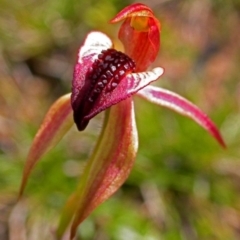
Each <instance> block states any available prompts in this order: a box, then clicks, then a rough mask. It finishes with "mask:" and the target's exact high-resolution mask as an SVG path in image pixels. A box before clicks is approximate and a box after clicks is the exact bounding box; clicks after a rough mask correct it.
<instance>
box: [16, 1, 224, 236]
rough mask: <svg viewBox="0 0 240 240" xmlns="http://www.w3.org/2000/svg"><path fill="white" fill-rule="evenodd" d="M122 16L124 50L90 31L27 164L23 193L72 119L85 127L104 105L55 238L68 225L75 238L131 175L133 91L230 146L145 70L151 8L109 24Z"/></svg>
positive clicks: (154, 41) (153, 23)
mask: <svg viewBox="0 0 240 240" xmlns="http://www.w3.org/2000/svg"><path fill="white" fill-rule="evenodd" d="M119 21H123V24H122V25H121V28H120V31H119V39H120V40H121V42H122V43H123V46H124V49H125V52H124V53H123V52H120V51H117V50H116V49H114V47H113V43H112V41H111V39H110V38H109V37H108V36H106V35H105V34H104V33H101V32H90V33H89V34H88V35H87V37H86V39H85V41H84V43H83V45H82V46H81V47H80V49H79V52H78V58H77V63H76V65H75V69H74V74H73V81H72V93H71V94H67V95H65V96H63V97H61V98H60V99H58V100H57V101H56V102H55V103H54V104H53V105H52V107H51V108H50V110H49V111H48V113H47V114H46V117H45V119H44V120H43V123H42V125H41V127H40V129H39V130H38V132H37V134H36V136H35V138H34V141H33V143H32V146H31V148H30V151H29V154H28V157H27V161H26V164H25V168H24V172H23V179H22V183H21V188H20V195H22V193H23V190H24V188H25V186H26V183H27V180H28V177H29V175H30V173H31V171H32V169H33V167H34V166H35V164H36V163H37V162H38V161H39V159H40V158H41V157H42V156H43V155H44V154H45V153H46V152H47V151H49V150H50V149H51V148H53V147H54V146H55V145H56V144H57V143H58V141H59V140H60V139H61V138H62V137H63V135H64V134H65V133H66V132H67V131H68V130H69V129H70V127H71V126H72V125H73V124H74V122H75V123H76V126H77V128H78V130H79V131H82V130H84V129H85V128H86V126H87V124H88V122H89V121H90V120H91V118H93V117H94V116H95V115H97V114H98V113H100V112H101V111H103V110H106V111H105V119H104V123H103V127H102V131H101V133H100V136H99V138H98V142H97V144H96V146H95V149H94V151H93V153H92V156H91V157H90V159H89V160H88V162H87V165H86V167H85V170H84V172H83V173H82V175H81V178H80V181H79V185H78V188H77V189H76V191H75V192H74V193H73V194H72V195H71V196H70V198H69V200H68V201H67V203H66V205H65V207H64V208H63V212H62V216H61V219H60V223H59V226H58V229H57V236H58V238H61V237H62V236H63V234H64V232H65V230H66V229H67V227H68V226H69V225H70V223H71V230H70V239H73V238H74V236H75V234H76V230H77V227H78V225H79V224H80V223H81V222H82V221H83V220H84V219H85V218H86V217H87V216H88V215H89V214H90V213H91V212H92V211H93V210H94V209H95V208H96V207H97V206H98V205H100V204H101V203H102V202H104V201H105V200H106V199H108V198H109V197H110V196H111V195H112V194H113V193H114V192H116V191H117V190H118V188H119V187H120V186H121V185H122V184H123V183H124V181H125V180H126V178H127V177H128V176H129V173H130V171H131V169H132V167H133V164H134V160H135V157H136V153H137V149H138V136H137V128H136V123H135V116H134V114H135V112H134V105H133V98H132V96H133V95H134V94H136V95H138V96H140V97H142V98H143V99H145V100H148V101H150V102H152V103H154V104H157V105H159V106H164V107H167V108H170V109H172V110H174V111H176V112H178V113H180V114H182V115H185V116H187V117H189V118H191V119H193V120H194V121H195V122H197V123H198V124H199V125H200V126H202V127H203V128H205V129H206V130H207V131H208V132H209V133H210V134H211V135H212V136H213V137H214V138H215V139H216V140H217V141H218V142H219V143H220V145H222V146H223V147H224V146H225V144H224V141H223V139H222V137H221V135H220V133H219V131H218V129H217V127H216V126H215V125H214V123H213V122H212V121H211V120H210V119H209V118H208V117H207V116H206V115H205V114H204V113H203V112H202V111H201V110H200V109H199V108H198V107H196V106H195V105H194V104H192V103H190V102H189V101H188V100H186V99H184V98H183V97H181V96H179V95H177V94H176V93H173V92H171V91H168V90H165V89H162V88H159V87H154V86H149V84H150V83H151V82H153V81H155V80H157V79H158V78H159V77H160V76H161V75H162V74H163V69H162V68H160V67H157V68H154V69H152V70H149V71H147V68H148V67H149V66H150V64H151V63H152V62H153V61H154V60H155V59H156V56H157V54H158V51H159V46H160V24H159V22H158V20H157V19H156V18H155V16H154V15H153V12H152V10H151V9H150V8H148V7H147V6H145V5H143V4H139V3H137V4H133V5H130V6H128V7H126V8H125V9H123V10H122V11H121V12H119V13H118V14H117V15H116V16H115V17H114V18H113V19H112V20H111V23H116V22H119Z"/></svg>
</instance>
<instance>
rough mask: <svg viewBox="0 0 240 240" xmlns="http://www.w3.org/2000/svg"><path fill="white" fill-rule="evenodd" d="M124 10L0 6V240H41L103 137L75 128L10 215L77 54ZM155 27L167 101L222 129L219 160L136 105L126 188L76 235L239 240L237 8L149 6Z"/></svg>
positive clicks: (157, 2) (203, 136)
mask: <svg viewBox="0 0 240 240" xmlns="http://www.w3.org/2000/svg"><path fill="white" fill-rule="evenodd" d="M130 3H133V2H132V1H120V0H111V1H110V0H99V1H93V0H89V1H83V0H48V1H41V0H22V1H16V0H12V1H9V0H0V239H1V240H5V239H13V240H15V239H18V240H23V239H24V240H25V239H27V240H35V239H36V240H39V239H41V240H49V239H54V236H53V232H54V229H55V226H56V224H57V222H58V219H59V214H60V211H61V208H62V206H63V205H64V203H65V201H66V199H67V197H68V196H69V195H70V194H71V193H72V192H73V191H74V189H75V187H76V185H77V182H78V178H79V175H80V174H81V172H82V169H83V167H84V164H85V162H86V160H87V159H88V156H89V154H90V153H91V151H92V148H93V146H94V143H95V141H96V139H97V136H98V133H99V131H100V129H101V123H102V114H100V115H99V116H97V117H96V118H94V119H93V120H92V121H91V124H90V125H89V127H88V128H87V129H86V131H84V132H81V133H79V132H77V131H76V129H75V127H74V128H73V129H72V130H71V131H70V132H69V133H68V134H67V136H65V137H64V139H63V140H62V141H61V143H60V144H59V145H58V146H57V147H56V148H55V149H54V150H52V151H51V152H50V153H48V154H47V155H46V156H45V157H44V158H43V159H42V161H41V162H40V163H39V164H38V165H37V167H36V168H35V170H34V172H33V174H32V175H31V178H30V181H29V183H28V186H27V189H26V191H25V194H24V198H23V200H22V201H21V202H19V203H18V204H16V199H17V191H18V188H19V184H20V180H21V174H22V170H23V166H24V162H25V159H26V155H27V152H28V149H29V147H30V144H31V142H32V140H33V137H34V135H35V133H36V131H37V129H38V127H39V125H40V123H41V121H42V119H43V117H44V115H45V113H46V111H47V109H48V108H49V106H50V105H51V103H53V102H54V100H56V99H57V98H58V97H59V96H61V95H62V94H64V93H67V92H69V91H70V89H71V79H72V70H73V65H74V63H75V60H76V53H77V49H78V47H79V45H80V44H81V43H82V41H83V39H84V37H85V35H86V34H87V33H88V31H90V30H101V31H104V32H105V33H107V34H108V35H109V36H111V37H112V38H116V37H117V31H118V27H119V25H118V26H117V25H114V26H111V25H110V24H108V21H109V20H110V19H111V18H112V17H113V16H114V15H115V14H116V13H117V12H118V11H119V10H121V9H122V8H123V7H125V6H127V5H128V4H130ZM142 3H146V4H147V5H148V6H150V7H151V8H152V9H153V10H154V12H155V14H156V16H157V17H158V18H159V19H160V21H161V24H162V32H161V41H162V43H161V52H160V54H159V57H158V59H157V61H156V62H155V63H154V66H162V67H164V68H165V75H164V77H162V78H161V79H160V80H159V81H158V82H157V83H155V85H158V86H161V87H165V88H168V89H171V90H172V91H175V92H177V93H179V94H181V95H183V96H184V97H186V98H188V99H190V100H191V101H192V102H194V103H195V104H196V105H198V106H199V107H200V108H201V109H203V110H204V111H205V112H206V113H207V114H208V115H209V116H210V117H211V118H212V119H213V120H214V121H215V122H216V124H217V125H218V126H219V128H220V130H221V132H222V134H223V136H224V138H225V140H226V143H227V145H228V148H227V149H225V150H224V149H221V147H220V146H218V145H217V143H216V142H215V141H214V140H213V139H212V138H211V137H210V136H209V134H208V133H206V132H205V131H204V130H203V129H201V128H200V127H199V126H198V125H197V124H195V123H194V122H192V121H191V120H189V119H186V118H184V117H182V116H179V115H177V114H176V113H174V112H171V111H169V110H167V109H163V108H159V107H157V106H153V105H151V104H150V103H147V102H144V101H143V100H142V99H139V98H137V97H135V103H136V118H137V125H138V130H139V141H140V146H139V152H138V156H137V160H136V164H135V167H134V169H133V171H132V173H131V175H130V177H129V179H128V180H127V182H126V183H125V184H124V186H123V187H122V188H121V189H120V190H119V191H118V192H117V193H116V194H115V195H114V196H113V197H112V198H111V199H109V200H108V201H107V202H105V203H104V204H102V205H101V206H100V207H99V208H98V209H97V210H95V211H94V213H93V214H92V215H91V216H90V217H89V218H88V219H87V220H86V221H85V222H84V223H83V224H82V225H81V227H80V228H79V231H78V239H83V240H92V239H94V240H126V239H131V240H155V239H156V240H159V239H166V240H195V239H204V240H205V239H206V240H210V239H217V240H233V239H240V193H239V190H240V159H239V157H240V148H239V145H240V112H239V108H240V97H239V96H240V85H239V79H240V71H239V62H240V31H239V25H240V1H239V0H228V1H221V0H202V1H199V0H182V1H179V0H146V1H142Z"/></svg>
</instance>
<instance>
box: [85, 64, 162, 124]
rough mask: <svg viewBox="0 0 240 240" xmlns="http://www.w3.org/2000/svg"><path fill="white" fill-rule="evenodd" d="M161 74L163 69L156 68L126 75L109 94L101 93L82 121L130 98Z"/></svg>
mask: <svg viewBox="0 0 240 240" xmlns="http://www.w3.org/2000/svg"><path fill="white" fill-rule="evenodd" d="M163 72H164V70H163V68H160V67H157V68H154V69H153V70H151V71H147V72H141V73H132V74H129V75H127V76H126V77H125V78H124V79H122V80H121V82H120V83H119V85H118V86H117V87H116V88H115V89H114V90H113V91H112V92H111V93H108V92H105V91H103V93H102V94H101V96H100V97H99V99H98V100H97V101H96V104H95V106H94V107H93V108H92V109H91V111H90V112H89V114H88V115H86V116H85V117H84V119H83V120H84V121H89V120H90V119H91V118H93V117H94V116H95V115H96V114H98V113H99V112H101V111H103V110H105V109H107V108H109V107H110V106H112V105H114V104H117V103H118V102H120V101H122V100H124V99H126V98H128V97H130V96H132V95H133V94H135V93H136V92H138V91H139V90H140V89H142V88H144V87H146V86H147V85H148V84H150V83H151V82H153V81H156V80H157V79H158V78H159V77H160V76H162V74H163Z"/></svg>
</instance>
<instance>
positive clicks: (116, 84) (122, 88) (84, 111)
mask: <svg viewBox="0 0 240 240" xmlns="http://www.w3.org/2000/svg"><path fill="white" fill-rule="evenodd" d="M113 51H115V50H113ZM118 53H119V52H118ZM125 57H126V56H125ZM87 64H88V63H86V64H83V66H87ZM112 67H114V69H113V70H106V72H107V73H108V72H109V74H112V76H110V80H109V79H108V78H107V77H106V75H107V74H102V75H101V77H99V76H98V77H97V78H98V80H97V82H95V85H94V87H91V86H90V83H89V82H92V79H89V80H88V81H87V80H85V81H86V83H85V85H84V86H82V88H81V89H80V88H79V89H78V91H77V92H76V91H74V92H73V95H72V96H73V97H72V106H73V109H74V118H75V122H76V124H77V126H78V129H79V130H83V129H84V128H85V127H86V126H87V124H88V122H89V120H90V119H91V118H93V117H94V116H95V115H97V114H98V113H99V112H101V111H103V110H105V109H107V108H109V107H111V106H112V105H114V104H117V103H118V102H120V101H122V100H124V99H126V98H128V97H130V96H131V95H133V94H135V93H136V92H137V91H139V90H140V89H142V88H143V87H145V86H147V85H148V84H150V83H151V82H153V81H155V80H157V79H158V78H159V77H160V76H161V75H162V74H163V69H162V68H160V67H158V68H155V69H153V70H152V71H148V72H142V73H132V74H126V72H125V71H124V70H121V69H122V68H118V69H117V68H116V67H115V66H114V65H113V66H112ZM97 69H101V68H100V67H98V68H97ZM79 71H80V70H79ZM83 71H84V70H83ZM80 72H81V71H80ZM121 72H122V73H123V74H122V73H121ZM94 74H95V73H94ZM121 74H122V77H123V78H122V79H121V76H120V75H121ZM124 75H125V76H124ZM102 76H104V77H103V78H102ZM116 77H119V79H118V80H117V79H116ZM104 81H106V84H105V86H104V84H103V83H104ZM100 84H101V86H100Z"/></svg>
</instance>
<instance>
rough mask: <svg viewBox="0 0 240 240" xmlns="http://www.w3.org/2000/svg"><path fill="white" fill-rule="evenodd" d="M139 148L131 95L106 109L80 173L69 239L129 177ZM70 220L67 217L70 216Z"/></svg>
mask: <svg viewBox="0 0 240 240" xmlns="http://www.w3.org/2000/svg"><path fill="white" fill-rule="evenodd" d="M137 148H138V136H137V130H136V123H135V116H134V109H133V102H132V99H131V98H129V99H126V100H125V101H122V102H121V103H119V104H117V105H116V106H113V107H112V108H111V109H110V111H109V112H108V116H107V117H106V121H105V123H104V126H103V130H102V133H101V136H100V138H99V141H98V143H97V146H96V148H95V151H94V153H93V155H92V157H91V159H90V160H89V161H88V163H87V165H86V168H85V170H84V173H83V175H82V176H81V179H80V183H79V186H78V189H77V191H76V198H77V199H78V201H77V203H78V206H77V209H76V212H75V216H74V220H73V223H72V226H71V239H73V237H74V236H75V233H76V230H77V227H78V225H79V224H80V223H81V222H82V221H83V220H84V219H85V218H86V217H87V216H88V215H89V214H90V213H91V212H92V211H93V210H94V209H95V208H96V207H97V206H98V205H100V204H101V203H102V202H104V201H105V200H107V199H108V198H109V197H110V196H111V195H112V194H113V193H115V192H116V191H117V190H118V188H119V187H120V186H121V185H122V184H123V183H124V181H125V180H126V178H127V177H128V175H129V173H130V171H131V169H132V166H133V163H134V160H135V157H136V152H137ZM69 221H70V219H69Z"/></svg>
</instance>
